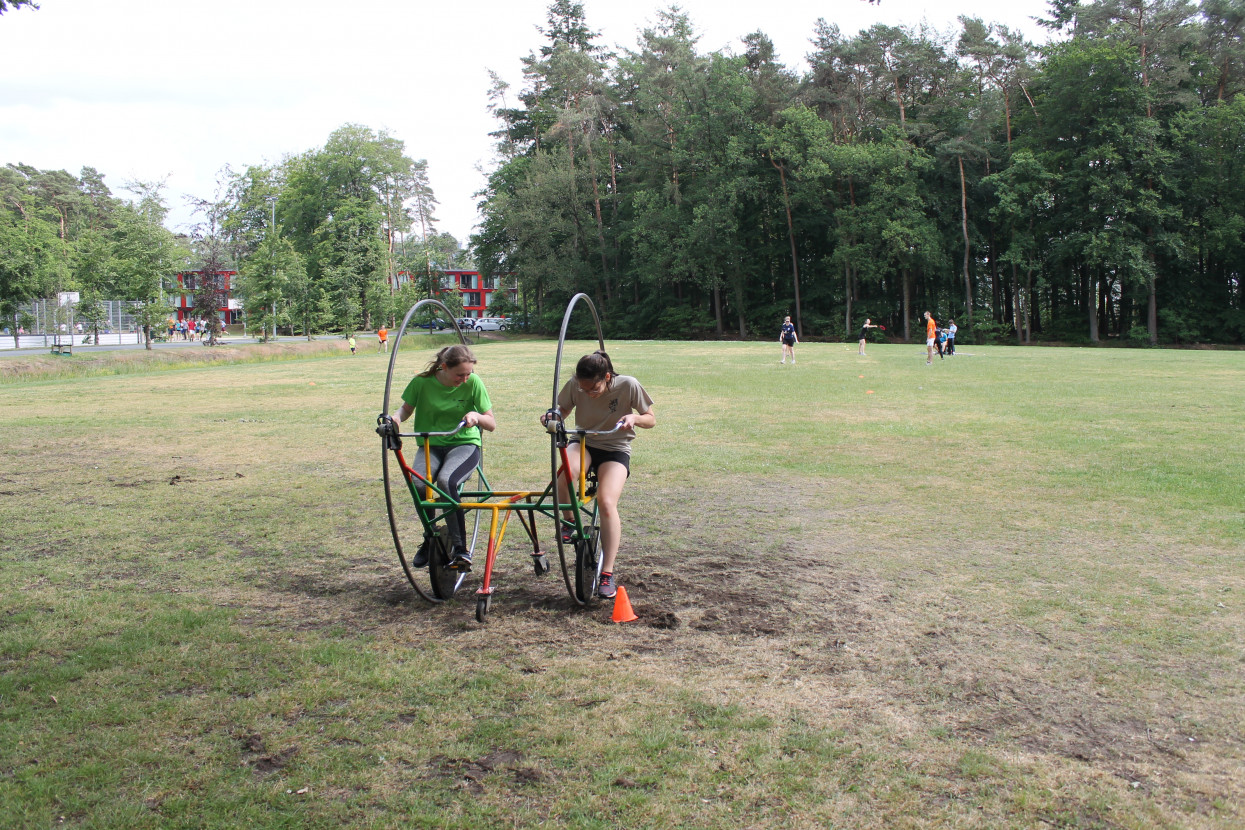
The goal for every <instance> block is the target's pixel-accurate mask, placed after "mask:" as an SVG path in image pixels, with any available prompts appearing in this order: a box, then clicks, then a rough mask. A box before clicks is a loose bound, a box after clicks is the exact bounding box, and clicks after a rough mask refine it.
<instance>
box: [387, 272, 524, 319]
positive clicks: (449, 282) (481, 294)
mask: <svg viewBox="0 0 1245 830" xmlns="http://www.w3.org/2000/svg"><path fill="white" fill-rule="evenodd" d="M437 273H439V274H440V275H441V289H440V291H441V293H445V292H449V291H456V292H458V295H459V296H460V297H461V298H462V301H463V316H464V317H488V316H489V313H488V307H489V306H490V305H491V304H492V302H493V295H494V294H495V293H496V292H498V291H508V292H510V299H511V300H512V301H514V302H518V299H519V287H518V285H517V284H515V285H511V286H509V287H506V286H503V285H502V284H501V281H500V280H499V279H498V278H497V277H485V276H482V275H481V274H480V272H479V271H438V272H437ZM420 277H421V275H419V274H409V273H407V272H406V271H399V272H398V274H397V284H396V285H395V286H394V288H401V287H402V286H404V285H406V284H407V283H409V282H411V281H412V280H415V281H418V280H419V279H420Z"/></svg>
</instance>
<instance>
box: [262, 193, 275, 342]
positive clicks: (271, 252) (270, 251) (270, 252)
mask: <svg viewBox="0 0 1245 830" xmlns="http://www.w3.org/2000/svg"><path fill="white" fill-rule="evenodd" d="M264 198H265V199H267V200H268V202H269V204H271V205H272V224H271V225H269V226H268V232H269V233H272V232H273V231H275V230H276V229H277V197H276V196H265V197H264ZM275 250H276V249H275V248H273V247H272V246H271V245H269V246H268V255H269V256H272V257H273V260H272V284H273V285H274V286H275V285H276V284H277V260H276V257H275V255H274V252H275ZM272 339H273V340H276V339H277V299H276V297H273V299H272Z"/></svg>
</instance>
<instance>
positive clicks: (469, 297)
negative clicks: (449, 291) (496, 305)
mask: <svg viewBox="0 0 1245 830" xmlns="http://www.w3.org/2000/svg"><path fill="white" fill-rule="evenodd" d="M463 305H464V306H478V305H483V303H481V302H480V292H479V291H467V292H464V293H463Z"/></svg>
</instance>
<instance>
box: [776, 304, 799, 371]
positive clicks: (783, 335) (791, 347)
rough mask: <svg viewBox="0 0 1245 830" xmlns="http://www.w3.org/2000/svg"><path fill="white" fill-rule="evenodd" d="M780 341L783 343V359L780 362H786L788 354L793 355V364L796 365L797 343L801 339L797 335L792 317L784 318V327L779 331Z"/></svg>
mask: <svg viewBox="0 0 1245 830" xmlns="http://www.w3.org/2000/svg"><path fill="white" fill-rule="evenodd" d="M778 342H779V343H781V344H782V360H780V361H779V363H782V364H784V365H785V364H786V362H787V355H791V365H792V366H794V365H795V344H796V343H799V342H800V339H799V338H798V337H796V336H795V326H793V325H792V324H791V317H790V316H787V317H784V318H783V321H782V329H781V330H780V331H779V332H778Z"/></svg>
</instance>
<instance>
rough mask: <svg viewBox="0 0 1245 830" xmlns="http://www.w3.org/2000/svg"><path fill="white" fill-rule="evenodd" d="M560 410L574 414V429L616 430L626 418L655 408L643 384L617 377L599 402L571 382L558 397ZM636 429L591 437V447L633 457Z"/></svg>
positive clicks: (571, 380)
mask: <svg viewBox="0 0 1245 830" xmlns="http://www.w3.org/2000/svg"><path fill="white" fill-rule="evenodd" d="M558 408H559V409H561V410H562V412H563V413H564V414H566V413H569V412H570V411H571V410H572V409H574V410H575V426H577V427H579V428H580V429H613V428H614V425H615V424H617V423H618V420H619V419H620V418H622V417H623V416H624V415H627V414H630V413H631V412H632V411H635V412H636V413H637V414H640V415H643V414H644V413H646V412H648V411H649V410H650V409H652V408H653V399H652V398H650V397H649V396H648V393H647V392H645V391H644V387H643V386H641V385H640V382H639V381H638V380H636V379H635V378H633V377H629V376H628V375H615V376H614V379H613V380H612V381H610V387H609V389H606V390H605V392H604V393H603V394H602V395H601V397H599V398H591V397H589V396H588V395H586V394H584V392H582V391H581V390H580V388H579V384H578V383H576V382H575V379H574V378H571V379H570V381H568V382H567V384H566V386H563V387H562V391H561V392H559V393H558ZM633 438H635V430H634V429H623V430H619V431H618V432H615V433H611V434H610V435H589V436H588V446H590V447H597V448H599V449H602V450H609V451H611V452H625V453H627V454H630V453H631V439H633Z"/></svg>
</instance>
